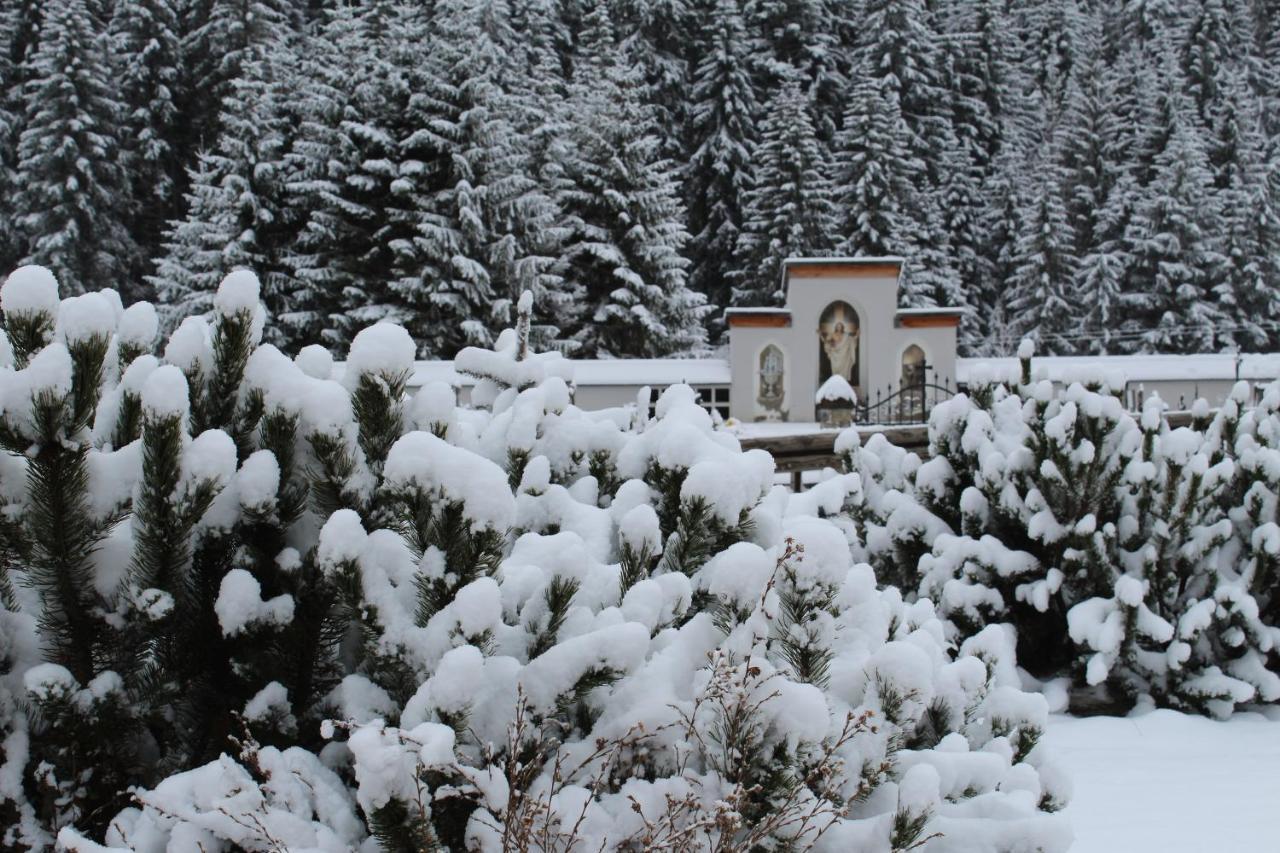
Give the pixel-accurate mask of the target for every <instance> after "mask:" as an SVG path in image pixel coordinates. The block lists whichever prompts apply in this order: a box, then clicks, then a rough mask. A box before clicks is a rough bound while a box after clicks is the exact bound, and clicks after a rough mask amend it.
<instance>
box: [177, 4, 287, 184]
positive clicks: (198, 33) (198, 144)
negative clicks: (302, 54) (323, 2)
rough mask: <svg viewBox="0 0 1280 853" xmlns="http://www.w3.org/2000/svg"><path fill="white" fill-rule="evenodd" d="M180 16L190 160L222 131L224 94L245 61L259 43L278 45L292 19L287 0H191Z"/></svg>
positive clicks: (258, 50) (258, 53) (255, 54)
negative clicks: (182, 25)
mask: <svg viewBox="0 0 1280 853" xmlns="http://www.w3.org/2000/svg"><path fill="white" fill-rule="evenodd" d="M187 12H188V15H187V16H184V17H188V16H189V17H188V20H186V21H184V23H185V25H186V26H185V27H184V30H183V44H182V52H183V55H184V56H187V57H189V58H190V60H189V62H188V63H187V67H186V69H185V72H186V75H187V81H186V89H187V91H188V92H189V93H190V95H191V99H190V101H189V102H188V104H187V105H186V109H185V110H184V114H183V119H184V122H185V124H186V133H185V137H184V139H183V142H184V145H183V147H182V150H183V153H184V154H185V155H186V157H187V158H189V159H191V160H194V158H195V156H196V155H197V154H199V153H200V152H201V151H204V150H206V149H208V148H212V147H213V146H214V145H215V144H216V143H217V141H218V138H219V136H220V135H221V133H222V125H221V116H222V114H223V112H224V103H223V102H224V99H226V98H229V97H232V96H233V89H234V86H235V82H236V80H238V79H240V78H241V77H243V76H244V75H245V70H246V69H245V66H246V64H248V63H252V62H256V61H258V60H260V59H261V58H262V46H263V45H265V44H273V45H277V46H278V45H279V42H280V40H281V39H282V37H283V34H284V33H285V32H286V31H288V30H290V29H292V26H291V25H292V24H293V23H295V8H294V5H293V4H291V3H289V2H288V0H195V2H191V3H190V7H189V9H188V10H187Z"/></svg>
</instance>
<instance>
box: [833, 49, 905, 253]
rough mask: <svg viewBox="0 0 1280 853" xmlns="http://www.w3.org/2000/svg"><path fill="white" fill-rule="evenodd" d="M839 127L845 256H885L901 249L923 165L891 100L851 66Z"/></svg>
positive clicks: (878, 85)
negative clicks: (908, 144)
mask: <svg viewBox="0 0 1280 853" xmlns="http://www.w3.org/2000/svg"><path fill="white" fill-rule="evenodd" d="M845 102H846V107H845V114H844V126H843V127H842V128H841V130H840V133H839V134H837V135H836V139H835V144H834V149H835V153H834V160H835V175H836V182H837V187H838V192H839V210H840V214H841V216H842V218H843V223H842V225H843V227H841V228H840V230H839V235H840V237H841V238H842V239H843V241H844V242H843V243H842V244H841V245H840V247H839V250H840V251H841V252H843V253H844V254H848V255H869V256H884V255H895V254H901V253H902V251H903V231H904V228H905V227H906V225H905V223H904V222H903V219H904V218H905V217H906V216H907V215H908V212H909V211H911V210H913V209H914V208H915V206H916V204H917V201H916V199H915V197H914V193H915V192H916V187H917V186H918V184H919V182H920V180H921V179H922V178H923V175H924V168H923V164H921V163H919V162H918V161H915V160H913V159H912V158H911V155H910V152H909V151H908V150H907V148H906V135H907V133H908V131H907V128H906V125H905V123H904V122H903V120H902V116H901V113H900V112H899V111H898V106H897V104H896V102H894V101H893V100H890V99H889V98H886V97H885V95H884V91H883V88H882V82H881V81H880V80H877V79H875V78H873V77H871V76H870V75H867V74H864V73H862V69H861V68H855V71H854V74H853V82H852V85H851V88H850V91H849V92H848V94H847V95H846V97H845Z"/></svg>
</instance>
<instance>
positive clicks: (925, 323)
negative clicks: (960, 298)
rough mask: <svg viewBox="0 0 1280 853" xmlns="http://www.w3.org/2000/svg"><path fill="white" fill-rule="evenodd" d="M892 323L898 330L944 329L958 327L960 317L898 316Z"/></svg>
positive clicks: (948, 314) (939, 314) (935, 315)
mask: <svg viewBox="0 0 1280 853" xmlns="http://www.w3.org/2000/svg"><path fill="white" fill-rule="evenodd" d="M894 321H895V322H894V325H896V326H897V327H898V328H900V329H940V328H941V329H945V328H948V327H950V328H955V327H956V326H959V325H960V315H959V314H958V313H947V314H943V313H938V314H899V315H897V317H895V318H894Z"/></svg>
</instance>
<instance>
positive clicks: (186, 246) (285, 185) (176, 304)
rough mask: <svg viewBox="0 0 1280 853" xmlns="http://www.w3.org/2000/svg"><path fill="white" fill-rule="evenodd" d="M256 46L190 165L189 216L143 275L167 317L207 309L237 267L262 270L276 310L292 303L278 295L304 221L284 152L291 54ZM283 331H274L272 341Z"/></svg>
mask: <svg viewBox="0 0 1280 853" xmlns="http://www.w3.org/2000/svg"><path fill="white" fill-rule="evenodd" d="M258 52H259V58H257V59H254V60H253V61H249V62H247V63H246V64H245V65H244V66H243V69H242V73H243V76H242V77H240V78H238V79H237V80H236V81H235V82H234V84H233V86H232V94H231V95H230V96H229V97H228V98H227V101H226V104H225V105H224V108H225V110H224V119H223V121H222V127H223V130H222V132H221V134H220V135H219V137H218V142H217V145H216V146H215V147H214V148H212V149H211V150H209V151H208V152H206V153H204V154H202V155H201V156H200V158H199V161H198V162H197V165H196V167H195V168H194V169H193V170H192V172H191V187H190V190H189V191H188V193H187V214H186V216H185V217H184V218H183V219H181V220H178V221H175V222H174V223H172V225H171V228H170V230H169V232H168V234H167V235H166V239H165V245H164V249H163V252H162V254H161V255H160V258H159V260H158V261H157V264H156V272H155V274H154V275H153V276H152V277H151V279H150V280H151V282H152V284H153V285H154V286H155V288H156V292H157V294H158V295H159V297H160V299H161V301H162V302H163V303H165V311H166V313H167V315H168V320H169V324H170V325H175V324H176V321H177V320H178V319H180V318H182V317H185V316H189V315H192V314H199V313H203V312H205V311H208V310H209V309H210V308H211V307H212V304H213V297H214V291H215V288H216V287H217V284H218V282H220V281H221V280H222V278H223V277H224V276H225V275H226V274H227V273H229V272H231V271H232V270H234V269H237V268H240V267H252V268H254V269H257V270H259V272H260V275H261V277H262V279H263V282H264V285H265V286H264V293H263V297H264V301H265V302H266V304H267V306H268V310H269V311H271V312H272V313H273V314H275V313H280V312H284V311H287V310H290V309H291V308H293V307H294V306H290V305H288V304H287V303H286V302H285V300H284V298H283V297H285V296H286V295H287V294H288V284H287V282H288V278H289V275H290V270H289V269H288V268H287V267H286V266H285V264H284V259H283V256H284V252H285V249H286V247H288V246H290V245H291V244H292V242H293V240H294V239H296V233H297V230H298V228H299V227H300V222H301V219H302V213H301V212H299V211H298V210H296V209H294V208H293V205H292V203H291V202H292V195H291V194H290V192H289V183H290V179H291V177H292V176H291V175H290V173H289V165H290V164H289V162H288V159H287V154H288V152H289V151H290V149H291V146H292V143H293V140H294V138H295V137H296V135H297V131H298V121H297V108H298V106H299V105H298V103H297V101H296V100H295V99H294V98H293V95H292V92H293V91H294V88H295V85H296V76H295V73H296V69H295V67H294V66H293V65H292V64H291V63H293V62H296V55H295V54H293V52H292V51H290V50H288V48H287V46H286V45H285V44H283V43H280V44H262V45H259V46H258ZM297 307H298V308H301V307H302V306H297ZM287 332H288V329H287V328H286V329H280V330H278V332H277V334H280V335H281V337H279V338H277V340H280V341H281V342H283V341H284V340H286V338H285V337H284V334H286V333H287Z"/></svg>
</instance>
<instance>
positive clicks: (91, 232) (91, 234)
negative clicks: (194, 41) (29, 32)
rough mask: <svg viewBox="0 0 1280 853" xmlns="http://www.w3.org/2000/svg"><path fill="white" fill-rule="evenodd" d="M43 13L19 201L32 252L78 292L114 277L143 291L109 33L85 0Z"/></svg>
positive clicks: (29, 81) (17, 211) (32, 63)
mask: <svg viewBox="0 0 1280 853" xmlns="http://www.w3.org/2000/svg"><path fill="white" fill-rule="evenodd" d="M43 17H44V20H43V23H42V25H41V28H40V43H39V47H38V48H37V49H36V50H35V52H34V53H31V54H29V56H28V60H27V62H26V63H25V68H24V69H23V72H22V75H23V77H24V78H25V80H26V82H25V83H24V86H25V87H26V89H25V96H24V99H25V102H26V104H25V105H26V115H25V117H24V126H23V130H22V134H21V137H20V138H19V141H18V161H17V167H16V170H15V171H16V173H15V176H14V180H15V182H16V192H15V194H14V196H13V201H12V205H13V210H14V223H15V226H16V228H17V231H18V234H19V236H20V240H21V241H22V244H23V245H22V251H23V253H24V255H25V257H26V258H27V259H28V260H27V262H28V263H39V264H44V265H45V266H48V267H50V268H51V269H52V270H53V271H54V273H55V274H56V275H57V276H58V277H59V279H60V280H61V281H62V283H63V287H65V288H66V289H67V291H68V292H71V293H77V292H83V291H86V290H96V289H98V288H99V287H104V286H108V285H109V286H118V287H121V288H122V289H123V291H124V292H125V294H126V295H129V296H137V295H138V294H137V293H136V291H135V288H136V283H135V282H134V281H133V279H132V276H131V271H132V270H133V269H134V263H135V261H136V252H137V247H136V245H135V243H134V240H133V238H132V237H131V236H130V233H129V230H128V221H129V213H128V198H129V182H128V174H127V173H126V171H125V170H124V168H123V166H122V164H121V162H120V156H121V154H120V151H121V149H120V137H119V133H120V122H121V119H122V118H123V111H122V105H121V102H120V99H119V95H118V91H117V89H116V88H115V86H114V82H113V80H112V71H111V67H110V64H109V62H110V57H109V54H108V52H107V43H106V40H105V36H104V35H103V34H102V33H101V32H100V31H98V30H97V28H96V24H95V21H94V20H93V17H92V15H91V14H90V11H89V7H88V5H87V4H86V3H85V2H84V0H55V2H52V3H49V4H47V5H46V6H45V8H44V11H43Z"/></svg>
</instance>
